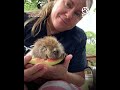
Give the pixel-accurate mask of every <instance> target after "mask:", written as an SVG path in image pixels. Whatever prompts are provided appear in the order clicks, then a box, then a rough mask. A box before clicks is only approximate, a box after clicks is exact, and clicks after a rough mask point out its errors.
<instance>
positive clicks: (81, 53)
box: [24, 0, 92, 87]
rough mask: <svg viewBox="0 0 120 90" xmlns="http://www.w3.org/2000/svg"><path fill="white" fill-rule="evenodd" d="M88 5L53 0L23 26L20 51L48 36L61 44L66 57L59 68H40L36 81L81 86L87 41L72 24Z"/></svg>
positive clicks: (78, 0) (72, 0) (74, 0)
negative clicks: (52, 81)
mask: <svg viewBox="0 0 120 90" xmlns="http://www.w3.org/2000/svg"><path fill="white" fill-rule="evenodd" d="M91 5H92V0H54V1H51V2H49V3H47V4H46V5H45V6H44V7H43V8H42V10H41V11H40V12H39V14H38V15H37V17H33V18H31V19H28V20H27V21H26V22H25V23H24V27H25V30H24V38H25V39H24V47H27V48H30V47H31V46H32V45H33V43H34V41H35V40H37V39H38V38H42V37H44V36H47V35H52V36H55V37H56V38H57V39H58V40H59V41H60V42H61V43H62V44H63V46H64V48H65V52H66V53H67V54H68V56H67V57H66V59H65V62H64V63H63V64H59V65H56V66H53V67H47V66H44V67H45V68H47V69H46V71H45V73H44V74H43V75H42V76H41V75H40V76H37V77H36V78H39V77H43V78H45V79H47V80H58V79H59V80H63V81H65V82H67V83H72V84H73V85H75V86H78V87H81V86H82V85H83V84H84V81H85V73H84V69H85V68H87V61H86V48H85V46H86V40H87V37H86V34H85V33H84V31H83V30H82V29H80V28H78V27H77V26H76V24H77V23H78V22H79V21H80V20H81V19H82V17H83V16H84V15H85V14H86V13H87V12H86V11H87V9H88V8H89V9H90V7H91ZM27 50H29V49H27ZM26 52H27V51H26ZM69 54H70V55H69ZM33 81H34V80H33ZM32 85H33V83H32ZM30 86H31V85H30ZM28 87H29V86H28Z"/></svg>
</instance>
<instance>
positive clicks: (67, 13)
mask: <svg viewBox="0 0 120 90" xmlns="http://www.w3.org/2000/svg"><path fill="white" fill-rule="evenodd" d="M65 15H66V18H67V19H71V18H72V17H73V13H72V11H68V12H66V14H65Z"/></svg>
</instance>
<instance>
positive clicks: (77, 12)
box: [51, 0, 86, 32]
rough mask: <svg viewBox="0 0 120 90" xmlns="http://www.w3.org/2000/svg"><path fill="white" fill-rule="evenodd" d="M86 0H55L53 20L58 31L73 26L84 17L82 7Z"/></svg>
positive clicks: (52, 13)
mask: <svg viewBox="0 0 120 90" xmlns="http://www.w3.org/2000/svg"><path fill="white" fill-rule="evenodd" d="M85 6H86V0H55V4H54V7H53V9H52V12H51V21H52V24H53V26H54V28H55V29H56V30H57V31H60V32H61V31H65V30H69V29H71V28H73V27H74V26H75V25H76V24H77V23H78V22H79V20H80V19H81V18H82V8H83V7H85Z"/></svg>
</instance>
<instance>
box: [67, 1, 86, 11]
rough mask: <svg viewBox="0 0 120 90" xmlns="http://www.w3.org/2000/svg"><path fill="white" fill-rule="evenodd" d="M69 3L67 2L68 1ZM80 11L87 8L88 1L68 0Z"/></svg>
mask: <svg viewBox="0 0 120 90" xmlns="http://www.w3.org/2000/svg"><path fill="white" fill-rule="evenodd" d="M66 1H67V0H66ZM68 1H70V2H71V3H72V4H74V6H75V7H76V8H77V9H78V10H79V9H82V8H83V7H86V0H68Z"/></svg>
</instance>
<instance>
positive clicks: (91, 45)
mask: <svg viewBox="0 0 120 90" xmlns="http://www.w3.org/2000/svg"><path fill="white" fill-rule="evenodd" d="M86 35H87V44H86V53H87V55H96V34H95V33H94V32H92V31H87V32H86Z"/></svg>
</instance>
